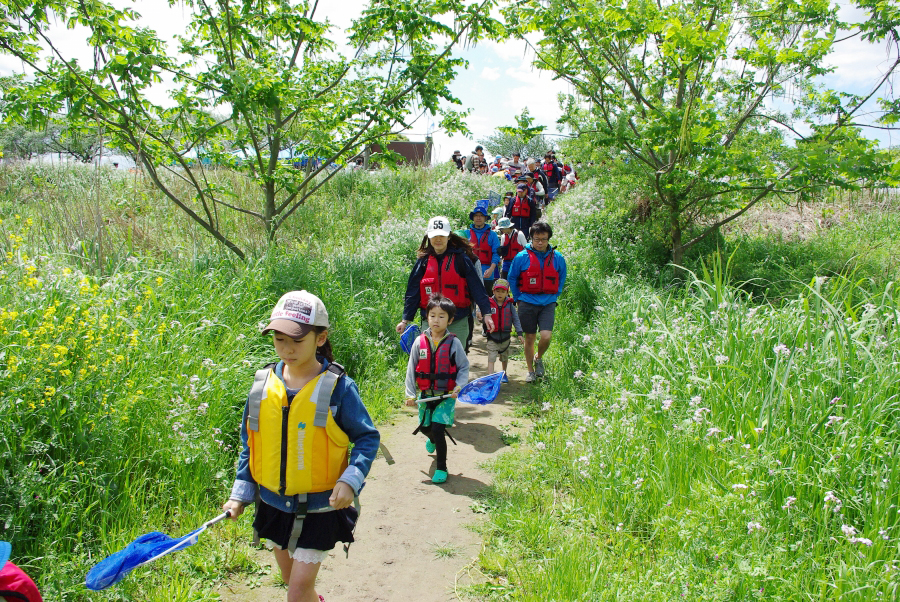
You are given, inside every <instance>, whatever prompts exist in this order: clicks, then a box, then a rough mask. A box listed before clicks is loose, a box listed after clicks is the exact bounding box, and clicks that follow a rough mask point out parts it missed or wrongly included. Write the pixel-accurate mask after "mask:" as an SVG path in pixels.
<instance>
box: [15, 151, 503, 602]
mask: <svg viewBox="0 0 900 602" xmlns="http://www.w3.org/2000/svg"><path fill="white" fill-rule="evenodd" d="M223 177H224V176H223ZM98 183H99V184H98ZM485 186H486V182H485V181H484V180H483V179H475V178H474V177H471V176H470V177H456V176H455V175H454V174H453V173H452V172H447V173H443V172H439V171H438V172H435V173H434V174H431V175H430V176H429V177H428V178H426V177H425V175H424V172H421V171H415V170H408V171H404V172H400V173H399V174H397V175H391V174H346V175H345V176H339V177H338V178H336V179H335V181H334V182H333V183H332V185H331V187H328V188H326V189H325V190H324V191H323V193H322V194H321V195H319V196H317V197H316V198H315V201H314V202H310V203H309V204H308V205H307V206H305V207H303V208H302V209H301V210H300V211H298V212H297V215H296V216H295V218H294V219H293V220H292V221H291V222H289V224H288V225H287V226H286V227H285V229H284V230H283V231H282V236H281V238H280V239H279V241H278V244H277V245H276V246H275V247H273V248H271V249H257V250H256V251H255V252H254V253H252V254H251V257H250V259H249V260H248V261H247V262H246V263H241V262H238V261H236V260H235V259H234V258H233V257H232V256H230V255H229V254H228V253H226V252H224V251H223V250H221V249H219V248H216V247H215V246H214V244H213V243H212V241H211V240H210V239H209V238H208V237H205V236H203V235H200V234H198V233H197V231H196V230H197V229H196V228H195V227H194V226H191V225H190V224H188V223H186V222H185V220H184V218H183V217H181V216H180V215H179V214H177V213H174V212H173V211H172V210H171V208H169V207H168V206H166V205H165V204H163V203H161V201H160V199H159V197H158V194H157V193H155V191H153V190H152V189H149V188H148V187H147V186H146V182H144V181H143V180H142V179H140V178H139V177H137V176H135V175H134V174H124V173H121V172H119V173H116V172H112V171H111V170H100V171H99V172H96V173H95V172H92V171H91V170H87V169H81V168H77V167H76V168H67V169H63V168H59V167H48V166H34V165H26V166H21V167H18V168H9V167H3V168H2V169H0V219H2V222H0V237H2V238H0V251H2V252H3V255H2V256H0V264H2V265H0V280H2V285H0V349H2V351H0V382H2V389H0V413H2V415H3V416H5V417H8V419H6V420H4V421H2V423H0V442H2V443H0V539H3V540H7V541H11V542H12V544H13V546H14V559H15V560H16V561H18V562H20V563H21V564H22V565H23V566H24V567H25V568H26V569H27V570H28V571H29V573H30V574H32V575H33V576H34V578H35V579H36V580H37V581H38V583H39V584H40V587H41V589H42V591H43V593H44V596H45V598H46V599H49V600H57V599H67V600H86V599H91V600H97V599H135V600H169V599H173V598H174V599H192V600H193V599H211V597H212V596H213V593H212V592H213V589H214V587H215V585H216V583H218V582H220V581H221V579H222V578H223V577H224V576H225V575H226V574H228V573H229V572H240V573H249V574H251V575H252V574H255V572H256V571H257V568H255V567H254V566H253V564H252V562H251V561H250V559H249V557H248V556H247V554H246V553H245V552H244V550H245V549H246V547H245V546H242V545H234V544H236V543H237V542H246V541H247V540H248V532H249V526H248V524H249V523H248V520H249V519H244V520H242V521H240V523H239V524H238V525H232V524H227V525H220V526H217V527H216V528H215V529H213V530H211V531H210V532H208V533H207V534H205V535H204V537H203V538H202V539H201V543H200V544H198V546H196V548H195V550H194V551H192V552H190V553H185V554H179V555H174V556H173V558H172V559H171V560H170V561H167V562H165V563H159V565H158V566H153V567H151V568H149V569H147V570H145V571H143V574H142V576H141V578H140V579H126V580H125V581H124V582H123V583H122V584H121V585H119V586H117V587H116V588H113V589H112V590H110V591H108V592H104V593H99V594H91V595H88V593H87V590H85V588H84V586H83V583H84V575H85V574H86V573H87V571H88V569H89V568H90V567H91V566H92V565H93V564H94V563H95V562H96V561H97V560H99V559H100V558H102V557H104V556H106V555H107V554H109V553H111V552H113V551H116V550H118V549H120V548H121V547H123V546H124V545H125V544H126V543H128V542H129V541H131V540H132V539H133V538H134V537H136V536H137V535H139V534H141V533H145V532H147V531H150V530H161V531H164V532H166V533H170V534H173V535H174V534H179V533H184V532H187V531H189V530H191V529H193V528H196V526H198V525H199V524H200V523H202V522H204V521H205V520H207V519H208V518H210V517H212V516H214V515H215V514H217V513H218V508H219V507H220V506H221V504H222V503H223V502H224V500H225V497H226V496H227V492H228V490H229V488H230V484H231V481H232V480H233V478H234V474H233V473H234V468H233V464H234V461H235V459H236V454H237V448H238V446H239V440H238V434H239V422H240V415H241V411H242V408H243V404H244V399H245V397H246V393H247V390H248V387H249V384H250V381H251V379H252V373H253V371H254V370H255V369H256V368H257V367H259V366H261V365H263V364H265V363H267V362H268V361H271V360H272V359H273V358H274V353H273V351H272V348H271V341H269V340H268V339H266V338H264V337H261V336H260V335H259V334H258V332H259V328H260V323H261V322H262V321H263V320H265V319H266V318H267V317H268V312H269V311H270V308H271V306H272V305H273V304H274V303H275V301H276V300H277V299H278V297H279V296H280V295H281V294H282V293H283V292H285V291H287V290H291V289H300V288H305V289H307V290H310V291H312V292H314V293H316V294H318V295H319V296H320V297H322V299H323V300H324V302H325V304H326V306H327V308H328V310H329V314H330V318H331V321H332V325H333V326H332V328H331V330H330V338H331V341H332V345H333V348H334V350H335V354H336V358H337V360H338V361H339V362H340V363H342V364H343V365H344V366H345V367H346V368H347V371H348V374H349V375H350V376H351V377H352V378H354V379H355V380H356V381H357V383H358V384H359V387H360V392H361V395H362V398H363V400H364V402H365V403H366V405H367V407H368V408H369V411H370V413H371V414H372V415H373V418H374V419H375V421H376V422H379V423H380V422H384V421H385V420H386V419H387V418H388V417H389V416H390V415H391V414H392V412H393V411H394V409H395V408H396V407H397V406H398V405H399V400H401V399H402V392H401V388H402V382H403V375H402V371H403V370H404V369H405V366H406V361H405V358H401V357H400V350H399V348H398V347H397V345H396V342H395V336H394V334H393V328H394V325H395V324H396V323H397V321H398V320H399V319H400V316H401V309H402V297H403V290H404V288H405V284H406V279H407V276H408V273H409V268H410V266H411V263H412V260H413V257H414V251H415V248H416V247H417V245H418V243H419V241H420V239H421V236H422V232H423V229H424V224H425V221H426V215H427V214H425V213H419V212H417V211H419V210H421V209H422V207H424V208H425V209H424V210H425V211H429V212H434V211H437V204H439V203H441V204H442V206H441V209H442V213H445V214H450V215H454V216H457V217H458V218H460V222H459V225H460V226H462V225H463V223H464V222H463V221H462V219H461V218H462V217H464V216H465V215H467V211H468V210H467V208H466V207H467V206H468V205H469V204H470V203H472V199H473V198H477V197H479V196H484V193H486V191H487V190H488V188H486V187H485ZM430 187H431V188H430ZM98 189H99V194H98V193H97V191H98ZM436 190H443V192H441V193H440V194H437V193H436V192H435V191H436ZM429 194H431V195H432V198H431V201H430V202H422V198H423V197H427V196H428V195H429ZM448 194H454V195H458V196H457V197H455V198H451V197H448V196H447V195H448ZM394 216H397V217H394ZM76 226H77V227H76ZM239 226H241V227H246V231H242V232H243V238H242V240H241V242H242V243H244V244H247V245H249V246H250V248H254V244H255V242H254V241H256V242H258V241H260V240H261V238H260V235H261V234H260V232H259V230H258V227H257V226H254V225H253V224H251V223H249V222H247V223H243V225H241V224H239V223H237V222H235V223H233V224H230V225H229V227H234V228H235V229H236V230H240V228H239ZM79 228H80V229H79ZM254 228H256V229H255V230H254ZM139 232H154V233H155V235H154V236H153V237H150V236H137V235H136V233H139ZM173 575H177V576H178V577H177V578H175V577H173Z"/></svg>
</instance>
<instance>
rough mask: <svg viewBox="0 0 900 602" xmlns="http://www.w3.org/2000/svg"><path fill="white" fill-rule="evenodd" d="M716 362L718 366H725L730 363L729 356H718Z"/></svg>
mask: <svg viewBox="0 0 900 602" xmlns="http://www.w3.org/2000/svg"><path fill="white" fill-rule="evenodd" d="M715 360H716V366H721V365H723V364H727V363H728V356H727V355H717V356H716V357H715Z"/></svg>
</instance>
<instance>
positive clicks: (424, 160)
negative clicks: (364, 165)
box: [350, 140, 431, 167]
mask: <svg viewBox="0 0 900 602" xmlns="http://www.w3.org/2000/svg"><path fill="white" fill-rule="evenodd" d="M388 150H390V151H393V152H395V153H397V154H398V155H401V156H402V157H403V159H401V160H400V161H398V164H399V165H416V166H428V165H430V164H431V157H430V154H431V153H430V152H429V151H430V150H431V149H429V148H428V143H427V142H410V141H408V140H394V141H392V142H388ZM380 152H381V146H380V145H378V144H372V145H369V146H368V147H367V148H366V152H363V153H361V154H359V155H357V156H356V157H353V158H352V159H350V163H354V162H356V160H357V159H358V158H360V157H361V158H363V160H365V157H366V155H367V154H369V155H371V154H373V153H380ZM373 166H374V164H372V163H370V164H369V167H373Z"/></svg>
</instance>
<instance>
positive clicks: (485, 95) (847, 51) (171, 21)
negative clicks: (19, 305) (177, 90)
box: [0, 0, 897, 161]
mask: <svg viewBox="0 0 900 602" xmlns="http://www.w3.org/2000/svg"><path fill="white" fill-rule="evenodd" d="M117 4H119V5H122V6H124V5H126V4H127V5H130V6H132V7H133V8H135V9H136V10H137V12H139V13H141V15H142V19H141V23H142V24H143V25H146V26H149V27H152V28H154V29H156V30H157V31H158V32H159V33H160V36H161V37H162V38H163V39H171V38H172V36H174V35H175V34H177V33H181V32H183V30H184V26H185V23H186V22H187V17H188V12H187V9H186V8H184V7H183V6H176V7H174V8H170V7H169V6H168V4H167V2H166V1H165V0H142V1H141V2H137V3H134V4H130V3H127V2H126V1H125V0H119V1H118V2H117ZM361 4H362V3H361V2H359V1H356V0H354V1H349V0H330V1H329V0H322V1H320V3H319V12H317V15H316V16H317V18H321V17H325V16H327V17H328V18H329V19H330V20H331V21H332V23H334V25H335V26H336V27H337V28H338V29H340V30H342V29H344V28H346V27H347V26H349V25H350V23H351V21H352V19H353V18H354V17H355V16H358V15H359V12H360V6H361ZM844 11H845V12H844V14H843V16H844V17H845V18H852V16H853V14H854V13H853V10H852V9H850V8H845V9H844ZM54 36H55V38H56V39H58V40H62V43H61V47H64V48H65V49H66V52H70V53H71V56H73V57H78V58H79V59H80V60H82V61H85V62H87V61H90V60H91V54H90V51H89V48H88V47H87V45H86V44H85V35H84V32H83V30H82V31H78V30H67V29H65V28H63V27H60V28H59V29H58V30H57V31H55V32H54ZM838 46H839V48H840V50H839V51H838V52H836V53H835V54H833V55H832V56H831V57H830V62H831V63H832V64H833V65H834V66H835V67H836V71H835V73H834V74H833V75H831V76H829V77H828V78H826V80H825V83H826V84H828V85H830V86H834V87H837V88H839V89H842V90H845V91H850V92H854V93H865V92H867V91H868V88H869V86H870V85H871V84H872V82H874V81H876V80H877V77H878V75H879V73H880V72H881V71H880V70H882V69H884V67H885V66H886V65H887V64H888V59H889V58H890V57H889V56H888V53H887V50H886V47H885V46H872V45H869V44H866V43H864V42H861V41H859V40H858V39H854V40H848V41H847V42H843V43H841V44H839V45H838ZM458 55H459V56H462V57H463V58H465V59H467V60H468V61H469V67H468V69H466V70H463V71H461V72H460V73H459V74H458V75H457V78H456V80H455V81H454V82H453V83H452V84H451V91H452V92H453V94H454V95H455V96H456V97H457V98H459V99H460V100H461V101H462V107H458V108H460V109H471V114H470V116H469V118H468V119H467V123H468V126H469V128H470V130H471V131H472V136H471V138H466V137H464V136H453V137H450V136H448V135H446V134H445V133H443V132H440V131H436V132H434V154H433V157H434V159H435V161H444V160H449V158H450V156H451V154H452V153H453V151H454V150H459V151H461V152H462V153H463V154H464V155H465V154H469V153H470V152H471V151H472V149H473V148H474V147H475V145H476V144H477V142H476V141H477V140H479V139H481V138H484V137H486V136H488V135H490V134H492V133H493V132H494V131H495V129H496V127H497V126H506V125H510V126H512V125H515V119H514V116H515V115H517V114H519V113H521V111H522V109H524V108H525V107H526V106H527V107H528V109H529V112H530V114H531V115H532V116H533V117H534V118H535V124H537V125H544V126H547V128H548V129H547V130H546V131H547V132H548V133H551V134H555V133H557V131H558V130H557V127H556V123H555V122H556V119H557V118H558V116H559V107H558V103H557V94H558V93H559V92H566V93H568V92H571V89H570V87H569V86H568V85H567V84H566V83H564V82H561V81H554V80H553V78H552V76H551V75H550V74H549V73H547V72H541V71H537V70H535V69H534V68H533V67H532V66H531V63H532V59H533V55H531V54H530V53H529V52H528V51H527V46H526V45H525V43H524V42H522V41H514V42H505V43H502V44H498V43H495V42H484V43H482V44H479V45H478V46H477V47H471V48H465V49H461V51H460V52H458ZM21 70H22V65H21V64H20V63H18V62H17V61H13V60H11V59H10V58H9V57H7V56H0V73H4V74H6V73H9V72H12V71H21ZM158 94H159V98H156V99H154V100H157V101H159V100H161V99H162V98H163V97H164V96H165V91H164V90H160V91H159V92H158ZM430 119H431V118H430V117H429V118H428V119H425V118H423V119H420V120H418V121H417V122H416V123H415V124H414V125H413V128H412V129H411V130H410V131H409V132H407V136H408V137H409V138H410V139H411V140H415V141H421V140H424V139H425V135H426V132H427V131H428V130H429V125H430V123H429V122H430ZM435 121H436V119H435ZM866 134H867V136H869V137H873V138H878V139H879V140H881V142H882V144H883V145H889V144H892V143H894V144H896V143H897V138H896V137H895V138H894V139H893V140H892V139H891V138H890V136H889V133H886V132H880V131H876V130H870V131H868V132H867V133H866Z"/></svg>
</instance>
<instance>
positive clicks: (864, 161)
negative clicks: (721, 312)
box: [506, 0, 900, 266]
mask: <svg viewBox="0 0 900 602" xmlns="http://www.w3.org/2000/svg"><path fill="white" fill-rule="evenodd" d="M858 6H860V7H861V8H863V9H865V10H867V11H868V14H869V17H870V18H869V19H868V20H867V21H865V22H863V23H862V24H851V23H844V22H841V21H840V20H839V18H838V10H837V9H838V7H837V6H836V5H834V6H832V5H830V4H829V3H827V2H820V1H819V0H735V1H731V0H729V1H725V0H679V1H677V2H673V1H663V2H658V1H656V0H631V1H629V2H623V1H620V0H600V1H598V2H578V1H576V0H521V1H519V2H516V3H514V5H513V6H512V7H511V8H509V9H508V10H507V11H506V16H507V19H508V22H509V24H510V25H511V26H512V27H513V28H514V29H515V31H516V32H517V33H518V34H519V35H521V36H523V37H524V36H525V35H526V34H528V33H529V32H533V31H542V32H545V37H544V38H543V39H542V40H541V41H539V42H538V43H537V44H536V45H535V46H534V48H535V50H536V52H537V58H536V63H535V64H536V66H538V67H539V68H541V69H546V70H550V71H553V72H554V73H555V74H556V75H557V76H558V77H560V78H562V79H565V80H566V81H568V82H569V83H571V84H572V85H573V86H574V88H575V89H576V90H577V93H578V94H577V97H570V98H569V99H568V100H567V101H566V102H565V103H564V107H563V108H564V110H565V117H564V122H566V123H568V125H569V126H570V127H571V128H572V129H573V130H574V131H575V132H576V133H579V134H580V135H582V136H585V137H587V138H588V139H589V140H591V141H592V142H593V144H594V145H595V146H597V147H599V148H606V147H613V148H620V149H624V150H625V151H626V152H627V153H628V155H629V156H630V161H631V162H632V163H633V164H634V168H635V169H638V170H640V172H642V173H643V177H644V179H645V181H646V182H647V185H648V188H649V189H650V190H651V191H652V196H653V198H652V203H651V205H652V206H653V207H655V209H656V210H657V211H658V212H659V213H660V214H661V215H660V216H659V219H662V220H664V221H665V223H666V226H667V231H668V236H669V239H670V241H669V242H670V244H671V251H672V261H673V263H674V264H675V265H676V266H680V265H681V264H682V259H683V255H684V252H685V250H686V249H688V248H690V247H691V246H693V245H695V244H697V243H698V242H700V241H701V240H703V239H704V238H706V237H707V236H709V235H710V234H712V233H713V232H715V231H716V230H717V228H719V227H720V226H722V225H723V224H726V223H728V222H730V221H732V220H734V219H736V218H738V217H740V216H741V215H742V214H744V213H745V212H746V211H747V210H748V209H750V207H752V206H753V205H754V204H756V203H757V202H759V201H760V200H762V199H763V198H766V197H768V196H772V195H774V196H777V197H779V198H795V199H798V200H805V199H808V198H810V197H811V195H812V194H814V193H815V192H816V191H817V190H819V189H821V188H822V187H824V186H831V185H837V186H841V187H855V186H858V185H860V184H862V183H865V182H871V181H874V180H877V179H879V178H884V177H888V176H889V170H890V161H889V157H888V156H887V155H886V153H884V152H881V151H878V149H877V148H876V145H875V144H874V143H873V142H871V141H869V140H866V139H865V138H863V137H862V135H861V134H860V127H861V124H860V123H857V122H855V119H857V115H858V114H859V113H860V112H861V110H862V108H863V106H864V105H865V106H867V107H871V105H866V103H867V101H869V100H870V99H873V98H875V97H877V95H878V94H879V92H880V91H883V90H884V89H885V88H886V84H887V83H888V82H889V81H890V78H891V75H892V74H893V73H894V71H895V69H896V67H897V65H898V58H897V56H896V55H894V56H893V57H892V58H891V59H890V60H889V62H888V63H887V64H886V65H885V67H884V69H882V71H881V73H882V75H881V76H880V77H879V78H878V79H877V80H876V81H874V82H872V86H871V88H870V89H869V91H868V92H866V93H864V94H861V95H857V94H850V93H846V92H840V91H835V90H829V89H826V88H824V87H822V86H821V85H817V82H818V81H820V78H821V77H822V76H824V75H827V74H828V73H829V71H830V69H829V68H828V66H827V62H826V59H827V57H828V56H829V54H830V53H831V52H832V51H833V50H834V48H835V47H836V45H837V44H839V43H840V41H839V38H841V39H846V38H848V37H855V36H861V37H863V38H864V39H866V40H869V41H874V40H883V39H888V40H890V41H891V42H892V44H893V45H892V48H896V43H897V41H898V40H900V36H898V34H897V28H896V26H897V24H898V23H900V19H898V10H897V9H896V8H894V7H893V3H890V2H888V3H885V2H877V1H875V0H872V1H869V0H866V1H861V2H859V3H858ZM887 108H888V109H889V107H887Z"/></svg>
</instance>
